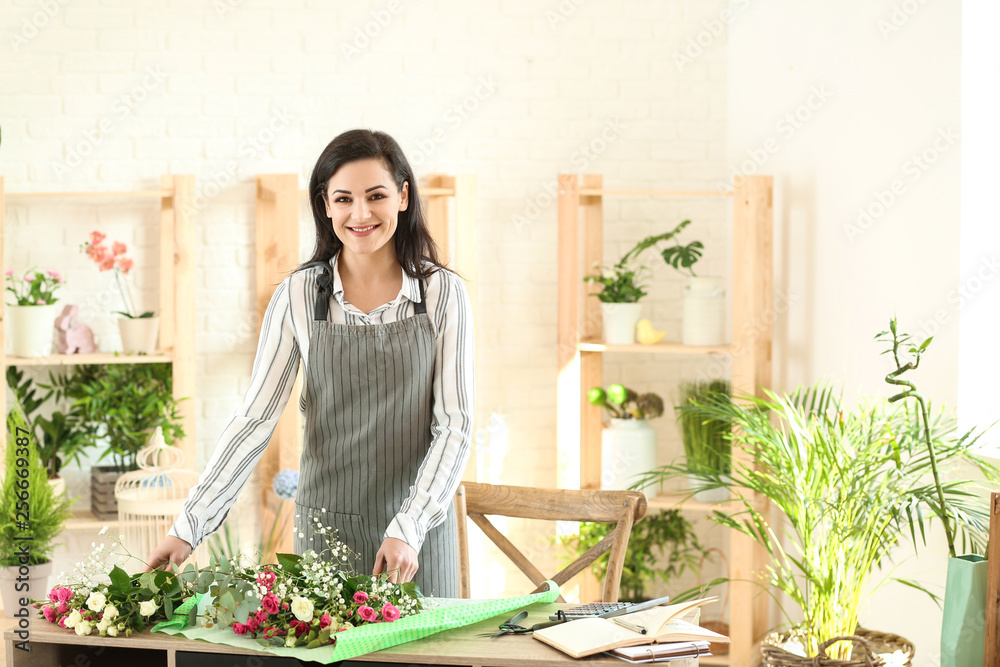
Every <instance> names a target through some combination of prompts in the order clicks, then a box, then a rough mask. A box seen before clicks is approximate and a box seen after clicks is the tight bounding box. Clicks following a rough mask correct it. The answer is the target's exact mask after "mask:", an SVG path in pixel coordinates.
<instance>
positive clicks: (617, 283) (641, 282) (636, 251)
mask: <svg viewBox="0 0 1000 667" xmlns="http://www.w3.org/2000/svg"><path fill="white" fill-rule="evenodd" d="M690 224H691V221H690V220H685V221H683V222H681V223H680V224H679V225H677V227H675V228H674V229H673V230H672V231H669V232H665V233H663V234H658V235H655V236H647V237H646V238H644V239H643V240H641V241H639V242H638V243H637V244H636V245H635V247H633V248H632V249H631V250H629V251H628V252H627V253H625V255H624V256H622V258H621V259H620V260H618V263H616V264H614V265H613V266H610V267H595V268H600V273H598V274H596V275H589V276H585V277H584V279H583V280H584V282H590V283H595V284H598V285H600V286H601V291H600V292H598V293H597V295H596V296H597V298H598V299H600V300H601V301H602V302H603V303H637V302H638V301H639V299H641V298H642V297H644V296H646V289H645V281H646V280H647V279H648V277H649V269H648V268H646V267H645V266H639V267H633V266H632V262H633V261H635V260H636V259H638V257H639V255H641V254H642V253H643V252H645V251H646V250H648V249H649V248H652V247H654V246H655V245H657V244H658V243H661V242H663V241H667V240H669V239H672V238H674V237H675V236H677V234H679V233H680V232H681V230H683V229H684V228H685V227H687V226H688V225H690ZM695 243H696V244H697V246H698V247H699V248H700V247H701V243H698V242H695ZM692 245H695V244H692ZM696 251H697V250H696V249H692V250H691V251H687V254H685V256H684V258H683V261H688V260H689V258H690V256H691V253H692V252H696ZM698 254H699V255H700V252H698ZM664 260H665V261H667V263H668V264H671V262H670V261H669V260H667V259H666V257H664ZM677 261H678V262H680V261H681V260H680V259H679V260H677ZM690 261H691V264H693V263H694V262H695V261H697V257H696V258H695V259H694V260H690ZM672 265H673V266H675V268H676V264H672ZM692 275H693V272H692Z"/></svg>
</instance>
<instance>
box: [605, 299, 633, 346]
mask: <svg viewBox="0 0 1000 667" xmlns="http://www.w3.org/2000/svg"><path fill="white" fill-rule="evenodd" d="M641 314H642V304H641V303H601V315H602V316H603V317H604V342H605V343H608V344H610V345H631V344H632V343H634V342H635V325H636V324H637V323H638V322H639V316H640V315H641Z"/></svg>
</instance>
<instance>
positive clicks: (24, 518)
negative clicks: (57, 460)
mask: <svg viewBox="0 0 1000 667" xmlns="http://www.w3.org/2000/svg"><path fill="white" fill-rule="evenodd" d="M0 502H2V503H3V507H4V511H3V512H2V513H0V566H3V567H7V566H11V565H38V564H39V563H45V562H48V561H49V560H50V559H51V558H52V552H53V551H54V550H55V545H56V540H57V539H58V538H59V536H60V534H61V533H62V529H63V525H64V524H65V523H66V519H68V518H69V516H70V505H71V502H70V501H69V500H68V499H67V498H66V497H65V496H62V495H56V493H55V492H54V491H53V490H52V487H51V486H49V477H48V474H46V470H45V466H44V465H42V460H41V458H40V457H39V455H38V444H37V442H36V441H35V439H34V438H33V437H32V435H31V431H30V430H29V429H28V421H27V419H25V417H24V411H23V409H22V408H21V406H20V405H19V404H17V402H16V401H15V403H14V407H13V409H12V410H11V412H10V413H8V415H7V445H6V449H5V450H4V477H3V484H2V486H0ZM25 548H26V549H27V555H26V556H25V560H26V561H27V562H22V560H21V555H22V554H24V549H25Z"/></svg>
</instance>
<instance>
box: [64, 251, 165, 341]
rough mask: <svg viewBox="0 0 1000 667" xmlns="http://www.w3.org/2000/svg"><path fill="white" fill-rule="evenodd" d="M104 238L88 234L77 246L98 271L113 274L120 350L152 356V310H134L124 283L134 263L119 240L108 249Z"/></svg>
mask: <svg viewBox="0 0 1000 667" xmlns="http://www.w3.org/2000/svg"><path fill="white" fill-rule="evenodd" d="M106 238H107V236H106V235H105V234H102V233H101V232H98V231H94V232H91V233H90V239H89V240H88V241H87V242H86V243H84V244H83V246H81V250H82V251H83V252H85V253H86V254H87V257H89V258H90V259H92V260H93V261H94V263H95V264H97V266H98V268H99V269H100V270H101V271H112V272H114V276H115V284H116V285H117V286H118V291H119V292H120V293H121V297H122V304H123V308H124V310H119V311H115V312H116V313H117V314H119V315H121V316H122V318H121V319H119V320H118V331H119V333H120V334H121V339H122V350H123V351H124V352H125V353H131V352H137V353H139V354H152V353H153V352H154V351H155V350H156V340H157V335H158V334H159V330H160V318H159V317H157V316H156V313H155V312H154V311H152V310H147V311H145V312H143V313H138V312H137V311H136V308H135V305H134V304H133V300H132V293H131V291H130V290H129V287H128V284H127V283H126V277H127V276H128V274H129V271H131V270H132V267H133V266H134V261H133V260H132V259H130V258H129V257H127V256H126V254H125V253H127V252H128V246H126V245H125V244H124V243H122V242H120V241H115V242H114V243H112V244H111V247H110V248H108V247H107V246H106V245H105V244H104V239H106Z"/></svg>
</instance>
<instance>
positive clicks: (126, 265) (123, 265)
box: [117, 257, 135, 273]
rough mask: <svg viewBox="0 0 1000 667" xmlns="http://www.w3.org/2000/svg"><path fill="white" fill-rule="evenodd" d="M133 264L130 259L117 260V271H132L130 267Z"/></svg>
mask: <svg viewBox="0 0 1000 667" xmlns="http://www.w3.org/2000/svg"><path fill="white" fill-rule="evenodd" d="M133 264H135V262H133V261H132V260H131V259H126V258H125V257H122V258H120V259H119V260H118V265H117V266H118V270H119V271H121V272H122V273H128V272H129V271H131V270H132V265H133Z"/></svg>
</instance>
